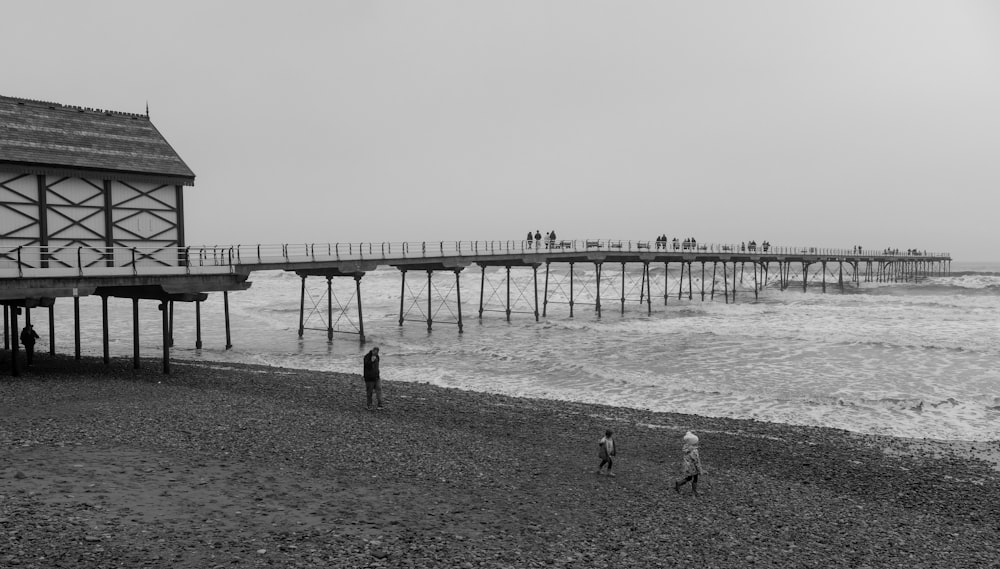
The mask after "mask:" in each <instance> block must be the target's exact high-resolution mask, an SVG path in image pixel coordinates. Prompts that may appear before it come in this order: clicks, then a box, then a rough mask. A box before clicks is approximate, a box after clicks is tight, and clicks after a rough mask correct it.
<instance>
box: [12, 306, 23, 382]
mask: <svg viewBox="0 0 1000 569" xmlns="http://www.w3.org/2000/svg"><path fill="white" fill-rule="evenodd" d="M17 311H18V308H17V307H16V306H11V307H10V329H11V330H13V331H14V333H13V334H11V335H10V375H12V376H14V377H17V376H19V375H21V371H20V370H19V369H18V367H17V342H18V339H17Z"/></svg>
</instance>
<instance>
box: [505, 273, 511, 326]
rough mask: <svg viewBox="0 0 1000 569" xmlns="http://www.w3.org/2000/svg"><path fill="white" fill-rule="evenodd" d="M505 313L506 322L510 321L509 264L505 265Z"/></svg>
mask: <svg viewBox="0 0 1000 569" xmlns="http://www.w3.org/2000/svg"><path fill="white" fill-rule="evenodd" d="M504 308H505V311H504V312H506V314H507V322H510V265H507V305H506V306H505V307H504Z"/></svg>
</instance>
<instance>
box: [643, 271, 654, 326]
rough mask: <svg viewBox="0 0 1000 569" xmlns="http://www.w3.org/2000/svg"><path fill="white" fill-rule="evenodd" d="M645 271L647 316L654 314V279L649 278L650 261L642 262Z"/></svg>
mask: <svg viewBox="0 0 1000 569" xmlns="http://www.w3.org/2000/svg"><path fill="white" fill-rule="evenodd" d="M642 267H643V271H644V272H645V274H646V316H652V314H653V283H652V282H651V281H652V279H650V278H649V262H645V263H643V264H642Z"/></svg>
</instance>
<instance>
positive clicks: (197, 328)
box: [170, 300, 201, 350]
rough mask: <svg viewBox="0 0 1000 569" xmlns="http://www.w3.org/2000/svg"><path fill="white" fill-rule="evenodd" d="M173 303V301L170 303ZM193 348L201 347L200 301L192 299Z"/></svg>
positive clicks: (198, 348)
mask: <svg viewBox="0 0 1000 569" xmlns="http://www.w3.org/2000/svg"><path fill="white" fill-rule="evenodd" d="M170 304H171V305H173V303H172V302H171V303H170ZM194 349H196V350H200V349H201V301H200V300H196V301H194Z"/></svg>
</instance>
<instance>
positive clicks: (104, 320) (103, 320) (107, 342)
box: [101, 294, 111, 365]
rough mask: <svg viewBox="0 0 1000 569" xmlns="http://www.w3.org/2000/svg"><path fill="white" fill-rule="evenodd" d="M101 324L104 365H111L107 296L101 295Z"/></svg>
mask: <svg viewBox="0 0 1000 569" xmlns="http://www.w3.org/2000/svg"><path fill="white" fill-rule="evenodd" d="M101 323H102V326H103V333H104V334H103V336H102V339H103V341H104V365H109V364H111V346H110V343H111V338H110V335H111V334H110V332H109V330H108V297H107V295H103V294H102V295H101Z"/></svg>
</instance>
